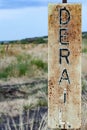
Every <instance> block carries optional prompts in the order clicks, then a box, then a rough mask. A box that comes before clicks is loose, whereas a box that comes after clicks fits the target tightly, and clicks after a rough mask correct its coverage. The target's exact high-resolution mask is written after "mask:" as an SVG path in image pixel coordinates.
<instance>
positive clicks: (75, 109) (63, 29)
mask: <svg viewBox="0 0 87 130" xmlns="http://www.w3.org/2000/svg"><path fill="white" fill-rule="evenodd" d="M81 37H82V36H81V5H80V4H49V7H48V127H50V128H60V129H73V128H75V129H77V128H80V127H81V42H82V38H81Z"/></svg>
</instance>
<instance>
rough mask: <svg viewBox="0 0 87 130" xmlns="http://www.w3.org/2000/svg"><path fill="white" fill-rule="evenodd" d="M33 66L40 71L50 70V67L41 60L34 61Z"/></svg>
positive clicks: (32, 61)
mask: <svg viewBox="0 0 87 130" xmlns="http://www.w3.org/2000/svg"><path fill="white" fill-rule="evenodd" d="M31 64H32V65H36V66H37V68H38V69H43V70H44V71H45V72H47V70H48V65H47V63H46V62H43V61H42V60H41V59H32V60H31Z"/></svg>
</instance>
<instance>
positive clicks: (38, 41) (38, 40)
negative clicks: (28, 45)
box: [34, 38, 46, 44]
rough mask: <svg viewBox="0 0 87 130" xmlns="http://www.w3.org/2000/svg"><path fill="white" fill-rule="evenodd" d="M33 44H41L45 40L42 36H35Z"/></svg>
mask: <svg viewBox="0 0 87 130" xmlns="http://www.w3.org/2000/svg"><path fill="white" fill-rule="evenodd" d="M34 43H35V44H42V43H46V41H45V40H44V39H43V38H37V39H36V40H35V41H34Z"/></svg>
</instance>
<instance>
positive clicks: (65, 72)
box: [59, 69, 70, 84]
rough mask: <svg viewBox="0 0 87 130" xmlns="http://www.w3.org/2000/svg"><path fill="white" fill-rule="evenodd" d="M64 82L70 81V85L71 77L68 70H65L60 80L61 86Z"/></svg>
mask: <svg viewBox="0 0 87 130" xmlns="http://www.w3.org/2000/svg"><path fill="white" fill-rule="evenodd" d="M62 80H68V83H69V84H70V80H69V76H68V73H67V70H66V69H64V70H63V72H62V77H61V78H60V81H59V84H60V83H61V82H62Z"/></svg>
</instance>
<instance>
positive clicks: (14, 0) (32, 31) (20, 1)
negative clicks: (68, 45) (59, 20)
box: [0, 0, 87, 41]
mask: <svg viewBox="0 0 87 130" xmlns="http://www.w3.org/2000/svg"><path fill="white" fill-rule="evenodd" d="M67 1H68V3H74V2H75V3H82V7H83V8H82V31H87V16H86V15H87V1H86V0H67ZM49 2H51V3H61V2H62V0H0V41H2V40H16V39H22V38H28V37H35V36H44V35H48V25H47V23H48V21H47V20H48V3H49Z"/></svg>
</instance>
